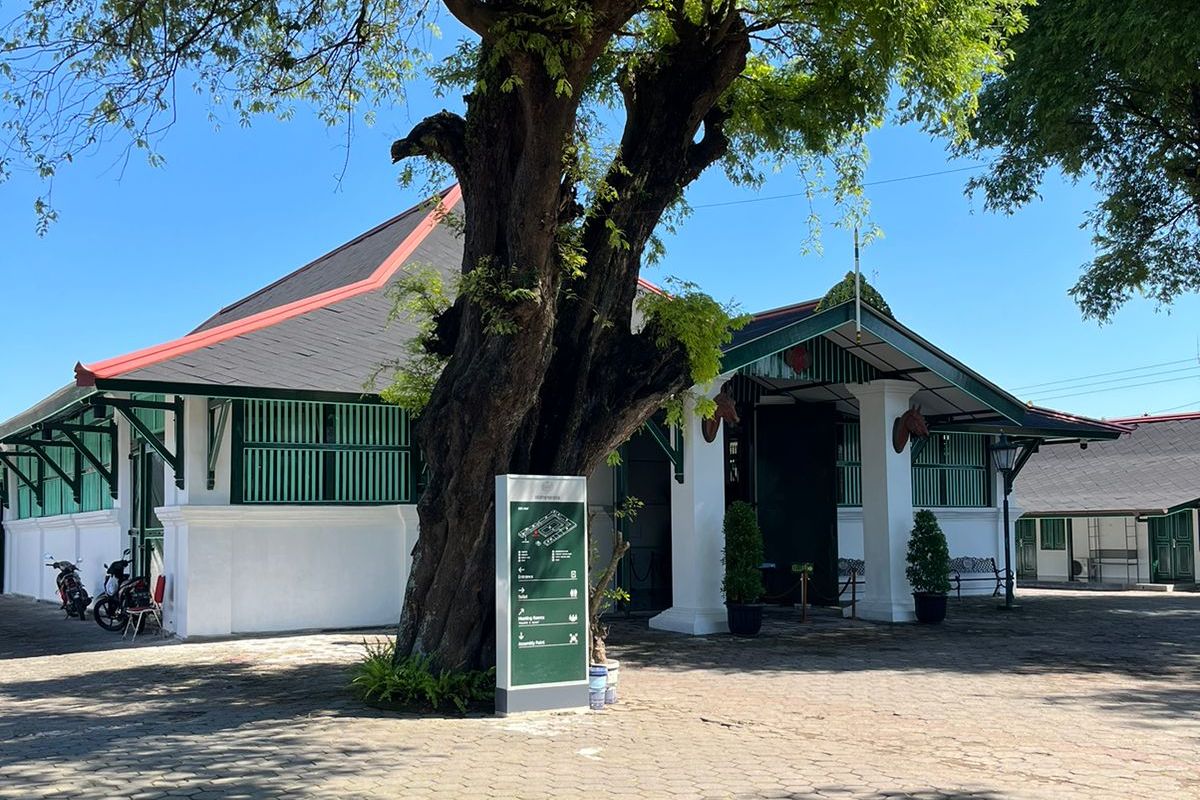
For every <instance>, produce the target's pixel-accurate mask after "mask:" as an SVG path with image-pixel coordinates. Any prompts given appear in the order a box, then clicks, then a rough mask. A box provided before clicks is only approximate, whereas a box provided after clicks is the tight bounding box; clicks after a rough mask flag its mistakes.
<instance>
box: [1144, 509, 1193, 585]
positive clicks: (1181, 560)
mask: <svg viewBox="0 0 1200 800" xmlns="http://www.w3.org/2000/svg"><path fill="white" fill-rule="evenodd" d="M1149 528H1150V558H1151V568H1152V573H1153V575H1154V580H1155V581H1158V582H1162V583H1186V582H1190V581H1194V580H1195V579H1196V563H1195V559H1194V558H1193V552H1194V551H1193V549H1192V548H1193V544H1192V512H1191V510H1187V511H1179V512H1176V513H1174V514H1170V515H1168V516H1165V517H1151V518H1150V521H1149Z"/></svg>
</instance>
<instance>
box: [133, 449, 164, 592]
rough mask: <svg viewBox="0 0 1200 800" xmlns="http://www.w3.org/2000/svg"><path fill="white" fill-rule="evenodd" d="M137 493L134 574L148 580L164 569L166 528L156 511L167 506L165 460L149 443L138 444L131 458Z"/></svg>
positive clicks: (134, 507) (134, 524)
mask: <svg viewBox="0 0 1200 800" xmlns="http://www.w3.org/2000/svg"><path fill="white" fill-rule="evenodd" d="M129 464H130V472H131V475H130V477H131V478H132V480H131V481H130V484H131V487H132V489H133V507H132V510H133V528H132V529H131V530H130V531H129V539H130V542H129V544H130V549H131V550H132V551H133V555H132V559H131V560H132V562H133V571H134V574H137V575H145V576H147V577H150V576H153V575H157V574H158V573H159V572H160V571H161V569H162V556H163V552H162V549H163V526H162V523H161V522H159V520H158V514H157V513H155V509H156V508H159V507H161V506H162V504H163V460H162V456H160V455H159V454H158V453H156V452H154V450H152V449H151V448H150V447H149V446H148V445H147V444H146V443H145V442H143V441H141V440H136V441H135V442H134V449H133V454H132V455H131V456H130V457H129Z"/></svg>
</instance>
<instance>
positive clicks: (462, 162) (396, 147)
mask: <svg viewBox="0 0 1200 800" xmlns="http://www.w3.org/2000/svg"><path fill="white" fill-rule="evenodd" d="M466 131H467V123H466V122H465V121H464V120H463V118H462V117H460V116H458V115H457V114H453V113H451V112H449V111H439V112H438V113H436V114H434V115H433V116H430V117H426V118H425V119H423V120H421V121H420V122H418V123H417V124H416V126H415V127H413V129H412V131H410V132H409V134H408V135H407V136H405V137H404V138H403V139H397V140H396V141H394V142H392V163H393V164H394V163H396V162H397V161H403V160H404V159H406V158H413V157H415V156H422V157H425V158H434V159H437V160H439V161H444V162H446V163H447V164H449V165H450V168H451V169H453V170H454V174H455V175H457V176H458V179H459V181H462V180H463V179H464V178H465V177H466V169H467V146H466Z"/></svg>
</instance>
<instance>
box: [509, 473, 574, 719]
mask: <svg viewBox="0 0 1200 800" xmlns="http://www.w3.org/2000/svg"><path fill="white" fill-rule="evenodd" d="M587 549H588V542H587V479H586V478H582V477H575V476H567V477H563V476H545V475H499V476H497V477H496V710H497V711H498V712H499V713H502V714H505V713H512V712H516V711H539V710H548V709H554V708H576V707H583V706H586V705H587V703H588V696H587V692H588V689H587V671H588V642H589V639H588V627H587V624H588V614H587V602H588V572H587Z"/></svg>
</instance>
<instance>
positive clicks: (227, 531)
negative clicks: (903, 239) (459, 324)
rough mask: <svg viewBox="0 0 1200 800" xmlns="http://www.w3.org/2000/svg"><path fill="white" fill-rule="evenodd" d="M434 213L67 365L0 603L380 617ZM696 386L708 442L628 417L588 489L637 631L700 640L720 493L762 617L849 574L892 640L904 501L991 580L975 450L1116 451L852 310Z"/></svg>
mask: <svg viewBox="0 0 1200 800" xmlns="http://www.w3.org/2000/svg"><path fill="white" fill-rule="evenodd" d="M460 201H461V195H460V193H459V192H458V190H457V188H452V189H450V190H448V191H447V192H445V193H444V194H443V195H442V196H441V198H440V206H439V208H438V209H435V210H431V209H429V208H414V209H410V210H409V211H406V212H404V213H403V214H401V215H399V216H397V217H395V218H393V219H391V220H389V221H388V222H385V223H384V224H382V225H380V226H378V227H376V228H374V229H372V230H370V231H368V232H367V233H365V234H363V235H362V236H360V237H358V238H356V239H354V240H353V241H351V242H348V243H347V244H345V245H343V246H342V247H340V248H338V249H336V250H334V251H332V252H331V253H328V254H326V255H324V256H322V257H321V258H319V259H317V260H316V261H313V262H312V263H310V264H308V265H306V266H304V267H302V268H301V269H299V270H297V271H296V272H293V273H292V274H290V275H288V276H286V277H284V278H281V279H280V280H278V281H276V282H275V283H272V284H271V285H269V286H267V287H265V288H263V289H262V290H260V291H258V292H255V293H254V294H252V295H250V296H248V297H245V298H243V299H241V300H239V301H237V302H236V303H233V304H232V305H230V306H227V307H226V308H223V309H221V310H220V311H218V312H217V313H216V314H214V315H213V316H212V317H211V318H210V319H208V320H206V321H205V322H203V323H202V324H201V325H200V326H199V327H197V328H196V329H195V330H193V331H192V332H191V333H189V334H187V335H185V336H183V337H181V338H179V339H176V340H174V341H170V342H166V343H164V344H159V345H155V346H152V347H148V348H146V349H144V350H139V351H137V352H134V353H130V354H128V355H124V356H119V357H116V358H112V359H108V360H105V361H102V362H99V363H95V364H90V365H86V366H84V365H77V366H76V368H75V380H74V381H73V382H72V383H70V384H69V385H67V386H66V387H64V388H63V389H61V390H59V391H58V392H55V393H54V394H52V395H50V396H49V397H47V398H46V399H45V400H43V401H42V402H41V403H39V404H37V405H36V406H34V407H33V408H30V409H29V410H27V411H25V412H23V413H21V414H19V415H18V416H16V417H15V418H13V419H11V420H8V421H7V422H5V423H3V424H0V464H2V465H3V469H0V472H2V473H3V475H4V487H3V497H4V499H5V500H6V502H7V509H6V511H5V521H4V529H5V534H4V542H3V554H4V565H3V572H2V574H3V590H4V591H5V592H10V593H14V594H19V595H27V596H31V597H37V598H43V599H51V598H52V597H53V594H54V575H53V570H51V569H48V568H46V567H45V566H43V554H44V553H50V554H52V555H53V556H54V557H55V558H58V559H63V558H69V559H79V560H80V563H81V572H82V574H83V577H84V580H85V583H86V585H87V586H88V587H89V588H90V589H91V590H92V591H93V593H94V592H95V591H96V590H97V589H98V587H99V586H100V584H101V582H102V577H103V565H104V562H108V561H111V560H113V559H115V558H117V557H118V556H119V554H120V553H121V551H122V550H123V549H124V548H126V547H129V548H130V549H131V550H132V552H133V554H134V555H133V557H134V560H135V562H136V563H137V564H138V566H139V569H141V570H143V571H148V572H150V573H161V574H164V575H165V576H166V578H167V599H166V603H165V606H164V610H165V620H166V625H167V627H168V628H169V629H171V630H173V631H174V632H175V633H176V634H177V635H179V636H181V637H188V636H208V635H222V634H229V633H243V632H260V631H287V630H299V629H311V628H332V627H352V626H369V625H381V624H388V623H392V622H394V621H395V619H396V618H397V616H398V615H399V613H400V608H401V603H402V598H403V593H404V587H405V582H406V580H407V575H408V570H409V565H410V554H411V552H412V549H413V545H414V543H415V541H416V537H417V536H418V520H417V513H416V507H415V501H416V498H417V497H418V494H419V492H420V489H421V470H420V454H419V453H418V452H417V450H416V448H415V447H414V446H413V442H412V439H411V436H410V431H409V419H408V416H407V414H406V413H405V412H404V411H403V410H402V409H400V408H397V407H394V406H389V405H386V404H384V403H382V402H381V401H380V399H379V397H378V395H377V394H376V392H377V391H378V390H379V388H380V387H379V384H378V383H377V382H375V379H374V378H373V377H372V376H375V375H377V374H378V369H379V367H380V366H381V365H382V364H385V363H387V362H388V361H389V360H390V359H392V358H394V357H395V355H396V354H397V353H398V352H399V351H400V345H401V344H402V342H404V341H405V340H406V339H407V337H409V336H411V335H412V334H413V331H412V330H411V329H409V328H407V327H406V326H405V324H404V323H402V322H395V323H389V319H388V318H389V312H390V310H391V308H392V301H391V299H390V297H389V294H388V291H387V289H388V286H389V285H390V284H391V282H392V281H393V280H394V278H395V277H396V275H397V274H398V273H399V272H400V271H401V270H403V269H405V268H406V267H407V266H410V265H417V264H420V265H423V266H429V265H432V266H434V267H436V268H437V269H439V270H442V271H443V272H444V273H445V274H447V275H449V274H452V273H454V272H456V271H457V270H458V269H459V266H460V263H461V258H462V256H461V253H462V247H461V242H460V240H459V238H458V234H457V233H456V232H455V226H453V225H452V224H448V223H447V222H446V221H445V220H444V219H443V212H444V211H447V210H448V211H453V209H454V207H455V206H456V205H457V204H458V203H459V202H460ZM642 290H643V291H657V290H656V289H654V288H653V287H652V286H650V285H649V284H644V285H643V287H642ZM719 390H720V391H722V392H723V397H722V403H723V405H722V408H723V410H724V411H723V415H722V416H723V418H724V421H723V422H720V423H715V422H711V421H710V422H707V423H705V422H704V421H702V420H699V419H695V418H693V417H691V416H689V417H688V418H687V420H686V421H685V425H684V426H683V427H682V428H680V429H676V430H667V429H666V427H665V426H663V425H662V424H661V423H660V422H659V421H656V420H651V421H649V422H648V423H647V425H646V427H645V430H644V431H643V432H642V433H640V434H639V435H638V436H636V437H635V438H634V439H633V440H631V441H630V442H629V443H628V444H626V445H625V446H624V448H623V451H624V455H625V458H624V460H623V463H622V465H621V466H619V467H616V468H608V467H605V468H602V469H601V470H599V471H598V472H597V474H596V475H594V476H591V479H590V486H591V489H590V493H591V502H592V505H593V510H594V512H595V514H594V523H593V524H594V525H595V526H596V531H597V533H598V534H599V535H600V536H601V537H603V536H604V535H605V533H606V532H607V531H610V530H611V526H612V525H613V524H614V521H613V517H612V514H611V512H612V509H613V507H614V505H615V504H617V503H619V502H620V501H621V499H622V497H623V496H626V495H630V494H632V495H636V496H638V497H639V498H640V499H642V500H643V502H645V504H646V507H645V509H644V510H643V512H642V513H641V514H640V515H639V516H638V517H637V519H636V520H633V521H629V520H622V521H620V522H619V524H622V525H625V526H627V528H628V530H627V531H626V532H627V534H628V536H629V537H630V539H631V541H632V543H633V550H632V552H631V554H630V555H629V556H628V557H627V561H626V563H625V566H624V571H623V574H622V576H621V581H622V583H623V584H624V585H625V586H626V587H627V588H629V589H630V590H631V593H632V594H633V597H634V601H633V604H634V606H635V607H636V608H640V609H643V610H647V611H656V612H659V613H658V614H657V616H655V617H654V619H653V622H652V624H654V625H656V626H657V627H662V628H666V629H670V630H677V631H682V632H689V633H706V632H711V631H716V630H722V629H723V628H724V625H725V616H724V609H723V605H722V599H721V594H720V582H721V581H720V578H721V548H722V538H721V522H722V517H723V513H724V508H725V504H726V502H727V501H728V500H731V499H736V498H745V499H750V500H753V501H754V502H756V503H757V505H758V508H759V514H760V518H761V520H762V526H763V529H764V533H765V537H766V540H767V556H768V559H769V561H771V562H773V563H774V564H775V565H776V570H775V571H774V572H773V573H772V574H771V576H770V583H771V592H772V594H773V596H775V597H777V598H784V599H786V597H787V596H788V595H789V593H790V592H791V585H792V581H791V580H790V575H791V570H790V567H791V565H792V564H795V563H797V562H811V563H813V564H814V568H815V570H814V581H813V587H814V592H815V595H816V597H817V598H818V599H819V600H822V601H825V602H836V600H837V588H838V571H837V559H838V557H839V556H841V557H854V558H864V559H865V563H866V579H867V583H866V587H865V595H864V598H863V600H862V604H861V606H860V608H859V613H860V616H864V617H867V618H871V619H879V620H889V621H899V620H908V619H911V618H912V601H911V597H909V596H908V595H909V589H908V585H907V582H906V580H905V578H904V564H903V556H904V548H905V544H906V542H907V538H908V532H909V530H910V528H911V526H912V514H913V509H914V507H925V506H929V507H934V508H936V509H937V512H938V515H939V517H940V518H941V520H942V524H943V527H944V528H945V530H946V532H947V535H948V537H949V540H950V546H951V552H952V554H953V555H963V556H982V557H990V558H994V559H996V560H997V563H1000V564H1002V563H1003V544H1002V543H1003V541H1004V536H1003V526H1002V523H1001V516H1000V511H999V503H1000V500H1001V489H1000V488H999V487H1000V486H1001V484H1000V482H999V479H998V477H997V475H996V474H995V472H994V471H993V470H992V468H991V466H990V464H989V458H988V442H989V441H990V440H991V437H994V436H996V435H999V434H1002V433H1003V434H1008V435H1009V436H1014V437H1019V439H1020V441H1021V442H1022V443H1023V446H1024V447H1025V448H1026V452H1029V451H1031V450H1032V448H1033V447H1034V446H1035V445H1038V444H1041V445H1045V444H1051V443H1055V442H1062V441H1068V442H1077V441H1080V440H1098V439H1099V440H1102V439H1111V438H1114V437H1116V436H1118V435H1120V433H1121V432H1122V431H1123V430H1124V429H1123V428H1121V427H1120V426H1117V425H1111V424H1107V423H1101V422H1096V421H1094V420H1087V419H1083V418H1078V417H1072V416H1069V415H1065V414H1060V413H1057V412H1052V411H1048V410H1044V409H1037V408H1031V407H1028V406H1025V405H1023V404H1021V403H1020V402H1018V401H1017V400H1016V399H1015V398H1014V397H1012V396H1011V395H1010V394H1008V393H1006V392H1004V391H1003V390H1002V389H1000V388H999V387H997V386H995V385H994V384H992V383H990V382H989V381H987V380H986V379H985V378H983V377H982V376H980V375H978V374H977V373H975V372H974V371H972V370H971V369H970V368H969V367H967V366H966V365H964V364H962V363H960V362H958V361H956V360H954V359H953V358H952V357H951V356H949V355H947V354H946V353H945V352H943V351H942V350H940V349H938V348H937V347H935V346H934V345H932V344H931V343H929V342H927V341H925V340H924V339H922V338H921V337H920V336H918V335H917V334H916V333H914V332H913V331H911V330H909V329H908V328H906V327H904V326H903V325H901V324H900V323H899V322H897V321H895V320H894V319H892V318H891V317H890V316H889V315H888V314H886V313H883V312H879V311H876V310H874V309H873V308H871V307H869V306H863V308H862V309H861V314H856V309H855V304H854V303H853V302H849V303H842V304H840V305H835V306H833V307H831V308H827V309H822V310H818V309H817V303H816V302H808V303H801V304H799V305H793V306H788V307H785V308H781V309H776V310H772V311H768V312H763V313H761V314H758V315H756V316H755V318H754V321H753V322H752V323H751V324H750V325H749V326H747V327H746V328H745V329H743V330H742V331H740V332H738V334H737V336H736V338H735V339H734V341H733V342H732V343H731V344H730V346H729V347H728V348H727V351H726V353H725V359H724V373H723V374H722V376H721V378H720V380H718V381H717V382H716V384H715V385H714V387H713V388H712V389H711V391H713V392H717V391H719ZM918 408H919V413H917V410H916V409H918ZM902 418H903V420H902ZM914 420H919V421H920V423H921V425H923V424H927V425H928V429H929V431H930V432H931V435H930V436H928V437H924V436H922V435H921V433H922V431H923V428H922V427H921V425H917V426H916V427H913V426H912V425H909V424H908V423H910V422H913V421H914ZM910 427H911V428H912V429H913V431H915V433H916V438H915V439H913V440H912V441H911V442H910V441H909V440H908V438H907V437H906V436H904V435H901V434H903V433H904V432H905V431H908V429H909V428H910ZM481 490H487V491H491V487H481ZM364 587H369V591H364ZM978 590H979V591H983V592H990V591H991V590H992V587H990V586H986V585H983V584H981V585H979V586H978Z"/></svg>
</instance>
